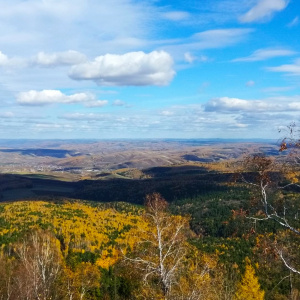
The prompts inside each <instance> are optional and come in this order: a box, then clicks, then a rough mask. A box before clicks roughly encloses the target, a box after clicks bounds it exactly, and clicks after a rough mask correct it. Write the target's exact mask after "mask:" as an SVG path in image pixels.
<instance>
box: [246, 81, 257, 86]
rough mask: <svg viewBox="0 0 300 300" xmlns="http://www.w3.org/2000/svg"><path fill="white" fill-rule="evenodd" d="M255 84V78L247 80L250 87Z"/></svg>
mask: <svg viewBox="0 0 300 300" xmlns="http://www.w3.org/2000/svg"><path fill="white" fill-rule="evenodd" d="M254 85H255V81H253V80H249V81H247V82H246V86H248V87H251V86H254Z"/></svg>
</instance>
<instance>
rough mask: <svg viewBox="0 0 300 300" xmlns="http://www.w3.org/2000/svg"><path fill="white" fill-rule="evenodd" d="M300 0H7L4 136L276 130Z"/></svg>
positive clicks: (294, 98) (296, 89)
mask: <svg viewBox="0 0 300 300" xmlns="http://www.w3.org/2000/svg"><path fill="white" fill-rule="evenodd" d="M299 15H300V2H299V1H298V0H240V1H236V0H204V1H193V0H187V1H168V0H158V1H153V0H101V1H97V0H85V1H84V0H73V1H67V0H44V1H38V0H12V1H5V0H0V91H1V93H0V105H1V108H0V138H1V139H10V138H13V139H15V138H16V139H18V138H21V139H22V138H30V139H45V138H47V139H54V138H57V139H67V138H68V139H81V138H90V139H93V138H95V139H106V138H246V139H247V138H271V139H273V138H274V139H276V138H277V136H278V135H277V131H278V128H281V127H285V126H286V125H288V124H289V123H290V122H291V121H295V122H297V121H299V113H300V54H299V52H300V40H299V29H300V20H299V17H300V16H299Z"/></svg>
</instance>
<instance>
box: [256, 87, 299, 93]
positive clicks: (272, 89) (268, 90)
mask: <svg viewBox="0 0 300 300" xmlns="http://www.w3.org/2000/svg"><path fill="white" fill-rule="evenodd" d="M293 89H294V87H292V86H270V87H267V88H264V89H263V90H262V91H263V92H265V93H278V92H286V91H290V90H293Z"/></svg>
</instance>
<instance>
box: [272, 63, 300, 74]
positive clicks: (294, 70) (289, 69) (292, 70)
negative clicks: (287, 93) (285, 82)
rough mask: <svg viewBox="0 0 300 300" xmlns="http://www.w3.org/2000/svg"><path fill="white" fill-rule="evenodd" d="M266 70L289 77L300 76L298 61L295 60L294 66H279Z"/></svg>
mask: <svg viewBox="0 0 300 300" xmlns="http://www.w3.org/2000/svg"><path fill="white" fill-rule="evenodd" d="M267 70H269V71H272V72H282V73H287V74H289V75H296V76H299V75H300V59H297V60H296V61H295V63H294V64H287V65H281V66H278V67H269V68H267Z"/></svg>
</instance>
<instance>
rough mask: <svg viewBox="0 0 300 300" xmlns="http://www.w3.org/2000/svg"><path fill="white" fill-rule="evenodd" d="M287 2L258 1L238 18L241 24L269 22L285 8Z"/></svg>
mask: <svg viewBox="0 0 300 300" xmlns="http://www.w3.org/2000/svg"><path fill="white" fill-rule="evenodd" d="M288 3H289V0H258V1H257V3H256V5H255V6H253V7H252V8H251V9H250V10H249V11H248V12H246V13H245V14H244V15H242V16H240V18H239V20H240V22H242V23H251V22H257V21H258V22H261V21H266V20H269V19H270V18H271V17H272V16H273V15H274V13H276V12H279V11H282V10H283V9H285V8H286V7H287V5H288Z"/></svg>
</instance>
